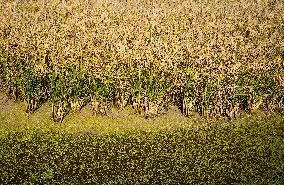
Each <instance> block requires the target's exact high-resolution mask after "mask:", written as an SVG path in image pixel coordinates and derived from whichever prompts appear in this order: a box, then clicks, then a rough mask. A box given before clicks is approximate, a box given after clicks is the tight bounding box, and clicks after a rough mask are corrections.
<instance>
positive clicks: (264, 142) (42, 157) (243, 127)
mask: <svg viewBox="0 0 284 185" xmlns="http://www.w3.org/2000/svg"><path fill="white" fill-rule="evenodd" d="M1 133H2V134H1V136H0V159H1V160H0V174H1V175H0V184H29V183H32V184H62V183H63V184H279V185H280V184H283V183H284V122H283V118H282V117H280V116H275V117H270V118H268V117H266V116H254V117H250V118H249V119H247V120H245V122H239V123H234V124H231V125H228V124H223V125H221V124H215V125H214V126H213V125H212V126H200V127H196V128H187V129H165V130H156V131H154V130H153V131H150V132H147V131H143V130H140V131H131V132H109V133H104V134H99V132H92V131H90V132H85V133H83V132H80V133H73V134H72V133H70V132H64V130H62V131H60V132H58V131H52V129H49V130H44V128H41V129H26V130H25V131H19V130H17V129H13V130H10V132H6V133H5V134H4V132H1Z"/></svg>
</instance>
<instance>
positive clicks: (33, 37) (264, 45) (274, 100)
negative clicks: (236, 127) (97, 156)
mask: <svg viewBox="0 0 284 185" xmlns="http://www.w3.org/2000/svg"><path fill="white" fill-rule="evenodd" d="M283 12H284V3H283V1H281V0H278V1H277V0H254V1H252V0H230V1H229V0H214V1H195V0H185V1H184V0H153V1H150V0H96V1H95V0H94V1H92V0H37V1H36V0H17V1H13V0H0V17H1V19H0V54H1V58H0V79H1V86H2V88H3V89H4V90H5V92H6V93H7V94H8V95H10V96H11V97H13V98H15V99H17V100H20V101H24V102H25V104H26V111H27V112H28V113H33V112H34V111H35V110H37V109H38V108H39V107H40V106H41V105H42V104H43V103H49V104H50V105H51V107H52V118H53V120H54V121H62V119H63V118H64V116H65V115H66V114H67V113H68V112H70V111H78V110H80V109H81V108H82V107H83V106H84V105H87V104H91V105H92V109H93V111H94V113H95V114H106V113H107V111H108V109H110V108H111V107H118V108H124V107H125V106H132V107H133V108H134V110H135V111H136V112H137V113H140V114H142V115H144V116H146V117H153V116H157V115H159V114H162V113H163V112H165V111H166V110H167V107H168V106H169V105H176V106H178V107H179V108H180V110H181V111H182V113H183V114H184V115H186V116H190V115H191V113H193V112H197V113H199V114H200V115H202V116H205V117H220V116H225V117H229V118H233V117H234V116H235V115H236V114H237V113H238V112H239V111H241V110H245V111H248V112H250V111H252V110H254V109H268V110H278V111H283V105H284V104H283V103H284V102H283V100H284V64H283V63H284V13H283Z"/></svg>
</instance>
